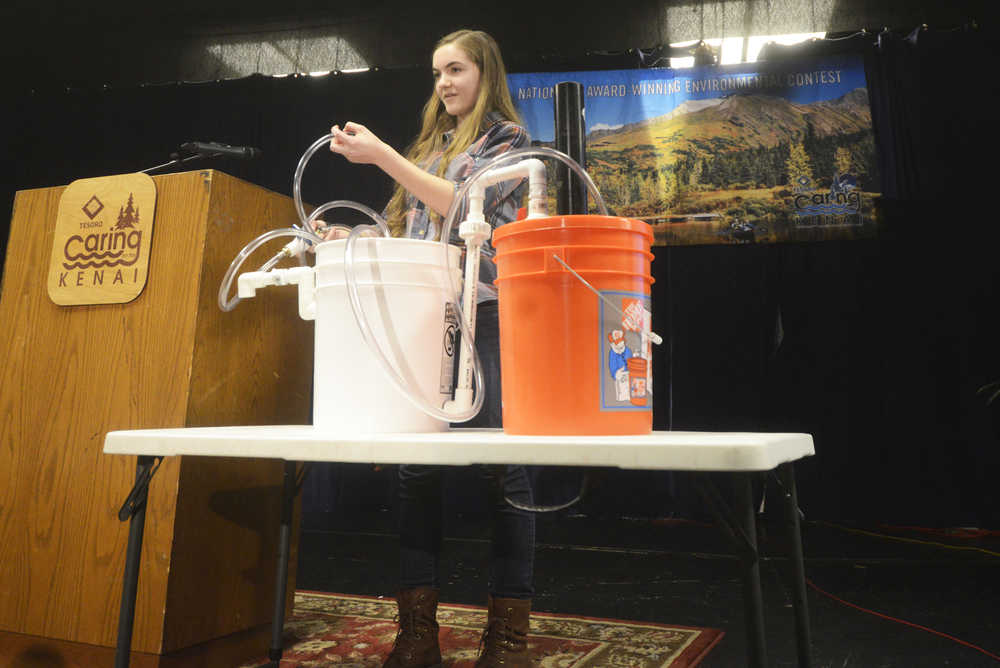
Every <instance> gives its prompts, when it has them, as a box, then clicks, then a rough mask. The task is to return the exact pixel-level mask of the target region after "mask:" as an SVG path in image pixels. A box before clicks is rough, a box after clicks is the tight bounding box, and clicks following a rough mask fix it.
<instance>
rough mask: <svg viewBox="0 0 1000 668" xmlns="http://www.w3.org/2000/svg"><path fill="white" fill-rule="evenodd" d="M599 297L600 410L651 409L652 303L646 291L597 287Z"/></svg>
mask: <svg viewBox="0 0 1000 668" xmlns="http://www.w3.org/2000/svg"><path fill="white" fill-rule="evenodd" d="M601 295H603V296H604V298H605V299H607V300H608V301H610V302H611V304H614V306H615V308H612V307H611V306H609V305H608V304H607V303H605V301H604V300H600V301H599V306H598V313H599V319H600V327H599V328H598V335H599V337H600V342H599V343H600V345H599V350H600V355H601V364H600V369H601V382H600V387H601V410H602V411H651V410H653V400H652V389H653V383H652V367H653V365H652V345H651V344H652V342H651V341H650V339H649V332H650V331H651V328H652V306H651V302H650V298H649V295H644V294H640V293H634V292H621V291H611V290H601Z"/></svg>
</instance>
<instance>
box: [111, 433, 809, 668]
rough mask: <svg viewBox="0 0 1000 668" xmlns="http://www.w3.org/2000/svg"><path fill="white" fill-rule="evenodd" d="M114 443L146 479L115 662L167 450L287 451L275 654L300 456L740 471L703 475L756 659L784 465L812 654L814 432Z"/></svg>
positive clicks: (134, 498) (124, 439)
mask: <svg viewBox="0 0 1000 668" xmlns="http://www.w3.org/2000/svg"><path fill="white" fill-rule="evenodd" d="M104 452H105V453H108V454H118V455H138V458H139V459H138V463H137V470H136V485H135V487H133V490H132V492H131V493H130V494H129V496H128V499H127V500H126V503H125V506H123V508H122V513H120V515H119V516H120V518H121V519H122V520H125V519H129V520H130V522H131V525H130V531H129V542H128V551H127V554H126V564H125V578H124V580H125V581H124V587H123V590H122V606H121V612H120V617H119V626H118V651H117V654H116V659H115V666H116V668H121V667H123V666H127V665H128V659H129V649H130V645H131V637H132V620H133V618H134V614H135V595H136V585H137V583H138V577H139V555H140V551H141V550H140V549H141V546H142V533H143V526H144V523H145V502H146V489H147V487H148V484H149V482H150V478H151V476H152V473H153V472H154V471H155V466H154V462H155V460H156V459H158V458H161V457H170V456H174V455H198V456H219V457H260V458H270V459H282V460H285V462H286V464H285V477H284V491H283V500H282V505H283V509H282V519H281V527H280V541H279V550H280V553H279V559H278V573H277V577H276V586H275V599H274V600H275V612H274V626H273V628H272V642H271V647H270V649H269V653H268V654H269V658H270V659H271V661H272V665H274V666H277V665H278V662H279V661H280V659H281V654H282V644H281V643H282V640H281V633H282V626H283V624H284V601H285V595H286V593H287V592H286V589H285V587H286V582H287V574H288V550H289V542H290V536H291V515H292V513H291V508H292V504H293V501H294V497H295V495H296V493H297V487H298V481H296V462H344V463H371V464H440V465H449V466H461V465H468V464H486V465H490V464H525V465H552V466H582V467H615V468H622V469H643V470H664V471H693V472H704V473H726V474H731V475H732V476H733V478H734V481H733V482H734V496H733V500H734V505H735V508H730V506H729V504H728V503H727V502H726V501H725V499H724V497H723V495H722V494H720V493H719V492H718V491H717V490H716V488H715V486H714V485H712V484H711V483H709V484H705V485H702V486H700V487H699V491H701V492H702V495H703V498H704V500H705V501H706V503H707V505H708V507H709V509H710V510H711V511H712V513H713V515H714V516H715V518H716V520H717V521H718V522H719V525H720V527H721V528H722V529H723V531H724V532H725V533H726V534H727V535H728V536H729V538H730V539H731V540H732V541H733V543H734V544H735V545H736V552H737V553H738V556H739V558H740V561H741V563H742V571H743V588H744V590H743V600H744V607H745V618H746V626H747V664H748V665H749V666H752V667H754V668H763V666H765V665H766V664H767V658H766V657H767V654H766V648H765V643H764V611H763V600H762V596H761V587H760V566H759V555H758V551H757V538H756V529H755V524H754V510H753V503H752V498H751V497H752V491H751V481H752V476H753V475H754V474H758V473H763V472H768V471H774V472H775V473H776V474H777V476H778V479H779V481H780V482H781V485H782V488H783V492H784V493H783V497H784V506H785V516H786V520H787V525H788V529H789V531H790V534H791V540H790V541H789V542H790V545H791V548H790V550H791V553H790V555H789V557H790V560H791V563H792V571H793V577H792V592H793V604H794V608H795V627H796V639H797V644H798V663H799V666H800V667H805V666H809V664H810V653H809V642H810V641H809V633H810V631H809V613H808V608H807V606H806V596H805V575H804V570H803V562H802V542H801V533H800V524H799V509H798V499H797V493H796V488H795V475H794V471H793V466H792V464H793V462H795V461H796V460H798V459H801V458H803V457H808V456H810V455H812V454H814V449H813V440H812V436H810V435H808V434H777V433H775V434H772V433H741V432H731V433H730V432H678V431H657V432H653V433H650V434H645V435H640V436H513V435H508V434H504V433H503V431H502V430H500V429H452V430H450V431H448V432H444V433H431V434H364V435H357V434H353V435H352V434H339V433H336V432H332V431H329V430H327V431H324V430H320V429H316V428H315V427H312V426H303V425H293V426H271V427H207V428H183V429H144V430H134V431H113V432H109V433H108V434H107V436H106V438H105V441H104Z"/></svg>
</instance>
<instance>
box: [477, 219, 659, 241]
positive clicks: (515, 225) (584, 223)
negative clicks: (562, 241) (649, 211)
mask: <svg viewBox="0 0 1000 668" xmlns="http://www.w3.org/2000/svg"><path fill="white" fill-rule="evenodd" d="M587 229H594V230H612V231H619V232H635V233H638V234H642V235H644V236H647V237H649V238H650V240H652V238H653V228H652V226H650V224H649V223H647V222H644V221H641V220H636V219H635V218H626V217H624V216H602V215H599V214H568V215H564V216H563V215H559V216H546V217H544V218H525V219H523V220H515V221H511V222H509V223H507V224H505V225H501V226H500V227H498V228H496V229H495V230H493V241H494V242H496V241H497V240H499V239H503V238H504V237H507V236H510V235H513V234H519V233H524V232H542V231H548V230H587Z"/></svg>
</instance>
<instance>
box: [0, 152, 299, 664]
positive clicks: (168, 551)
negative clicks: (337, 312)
mask: <svg viewBox="0 0 1000 668" xmlns="http://www.w3.org/2000/svg"><path fill="white" fill-rule="evenodd" d="M219 176H220V175H219V174H218V173H213V172H207V171H206V172H188V173H184V174H173V175H168V176H162V177H156V179H155V181H156V185H157V189H158V195H157V211H156V223H155V236H154V238H153V240H152V248H151V257H150V278H149V281H148V283H147V286H146V289H145V290H144V291H143V293H142V294H141V295H140V296H139V297H138V298H137V299H136V300H135V301H133V302H131V303H128V304H116V305H100V306H80V307H59V306H56V305H55V304H53V303H52V302H51V301H50V299H49V297H48V295H47V292H46V285H45V272H46V267H47V262H48V257H49V254H50V252H51V244H52V239H53V236H52V228H51V225H52V222H53V221H54V220H55V216H56V211H57V209H58V202H59V196H60V194H61V192H62V188H46V189H39V190H32V191H23V192H20V193H18V194H17V196H16V198H15V206H14V217H13V220H12V223H11V232H10V239H9V242H8V258H7V262H6V265H5V274H4V283H3V293H2V298H0V349H2V350H4V351H5V355H4V356H3V357H2V359H0V564H3V568H0V630H6V631H12V632H15V633H22V634H29V635H32V636H40V637H45V638H54V639H62V640H67V641H74V642H82V643H88V644H92V645H103V646H113V645H114V643H115V632H116V626H117V619H118V603H119V599H120V596H121V578H122V569H123V565H124V556H125V546H126V541H127V534H128V525H127V524H123V523H120V522H119V521H118V519H117V511H118V507H119V506H120V505H121V503H122V501H123V499H124V497H125V494H126V493H127V492H128V490H129V489H130V488H131V486H132V482H133V479H134V475H135V458H134V457H116V456H105V455H104V454H103V453H102V452H101V447H102V445H103V438H104V434H105V433H106V432H107V431H110V430H115V429H137V428H154V427H179V426H184V425H189V424H194V423H196V424H199V425H208V424H249V423H258V424H273V423H275V422H274V421H277V422H282V421H288V422H304V421H305V418H306V410H307V406H308V402H289V403H291V404H293V405H295V406H297V407H298V408H299V410H298V413H295V411H294V410H292V409H289V408H288V406H287V405H286V404H285V402H282V401H281V400H280V397H281V396H284V397H290V396H293V395H296V394H297V395H298V396H303V395H307V394H308V380H309V378H311V373H310V374H308V378H305V379H303V378H302V377H301V375H299V372H298V371H296V373H292V374H289V375H288V376H287V377H282V376H280V374H279V379H278V380H280V381H281V382H276V380H274V367H275V366H276V365H277V363H275V362H273V361H271V362H269V361H268V360H269V359H273V358H274V357H276V356H281V355H290V356H291V360H290V361H289V360H285V359H283V360H282V361H281V365H280V366H281V367H282V368H290V369H296V370H300V369H303V368H306V367H308V368H309V369H311V353H312V351H311V344H310V345H309V347H308V349H307V350H306V349H305V347H303V346H301V345H298V347H297V348H296V349H294V352H292V353H289V352H288V351H287V350H285V349H282V352H281V353H274V354H268V353H264V352H261V351H260V350H259V349H260V348H263V347H269V346H272V345H273V342H272V340H271V337H272V336H273V331H274V329H275V328H273V327H272V326H271V325H268V324H267V323H263V324H256V325H252V326H248V327H247V329H246V331H244V330H243V329H241V330H240V332H239V333H240V335H245V338H244V339H242V340H241V342H240V345H246V346H248V347H247V348H246V349H245V350H244V351H243V358H242V359H239V354H238V353H239V351H238V350H233V351H227V352H226V354H220V353H219V352H218V351H220V350H225V349H227V347H228V346H227V343H228V342H229V339H230V338H231V337H232V336H233V333H232V332H231V331H228V330H229V328H233V327H235V328H239V327H238V325H239V324H241V323H240V321H238V320H230V321H228V322H226V321H224V318H223V316H224V315H226V314H222V313H221V312H219V311H218V309H217V308H215V310H214V311H213V310H212V309H211V308H209V305H208V299H207V297H206V295H207V294H208V292H209V291H211V286H209V285H208V283H207V282H206V279H205V276H203V272H205V273H206V274H209V273H212V272H218V273H219V277H221V272H224V271H225V266H228V262H229V259H230V258H231V255H230V258H226V259H225V260H224V265H225V266H223V267H222V268H221V270H219V269H218V268H217V266H216V265H218V264H220V263H222V262H223V260H220V256H221V255H224V254H225V253H227V252H229V251H230V250H232V254H233V255H234V254H235V252H236V250H238V249H239V247H241V246H242V245H243V243H245V242H246V241H247V240H249V239H250V238H252V237H253V236H255V235H256V234H257V233H259V231H261V230H263V229H269V228H270V227H273V226H274V225H273V224H272V222H273V221H271V220H263V219H262V217H260V216H259V215H257V214H259V213H260V212H261V211H266V210H267V207H269V206H270V207H274V208H275V210H279V209H282V207H284V209H287V210H290V207H291V203H290V201H288V200H287V198H285V202H284V203H282V202H281V198H280V196H278V195H275V194H274V193H267V191H262V190H261V189H257V188H254V187H252V186H249V184H245V183H242V182H239V181H237V180H236V179H232V178H231V177H224V175H223V178H219ZM214 180H221V181H224V182H227V183H228V186H227V187H228V188H229V189H230V191H231V192H229V193H228V194H225V195H219V196H218V197H217V198H216V200H217V203H216V204H214V205H213V204H212V201H213V197H214V195H213V189H214V185H213V181H214ZM258 191H260V192H262V193H264V195H261V194H259V193H258ZM247 192H249V193H254V194H253V195H252V196H246V198H245V200H246V202H247V203H249V202H250V201H251V200H252V199H253V198H255V197H256V198H260V197H263V198H264V199H265V200H273V201H270V203H268V202H265V203H264V204H261V205H258V206H257V207H256V208H251V209H250V210H249V212H248V213H247V215H250V216H251V217H252V220H251V222H250V224H249V225H248V227H249V228H254V227H255V226H256V228H259V229H248V230H246V232H247V233H246V234H245V235H243V236H240V235H236V234H233V235H230V236H232V237H234V238H233V239H232V244H234V246H230V247H225V248H222V247H221V246H220V244H221V242H220V239H221V237H222V236H223V235H217V234H212V233H210V226H211V225H216V226H218V221H219V220H223V221H224V220H226V219H227V216H228V217H233V215H232V214H228V213H225V210H224V209H225V207H227V206H232V207H234V209H233V211H235V209H236V208H237V207H238V206H239V205H240V204H241V203H243V201H244V196H243V195H241V193H247ZM213 206H214V208H212V207H213ZM210 209H211V210H213V211H214V212H215V213H213V214H212V215H213V216H214V217H215V219H216V222H214V223H210V220H209V219H210V215H209V211H210ZM240 215H243V214H242V213H241V214H240ZM242 232H243V231H242V230H241V234H242ZM216 237H219V238H218V239H217V238H216ZM206 248H211V249H212V257H211V258H210V259H209V258H208V257H207V256H206ZM205 267H210V269H207V270H206V269H205ZM213 280H216V284H215V288H214V289H215V290H217V288H218V283H217V279H213ZM260 302H261V305H260V306H259V308H260V309H261V311H260V312H259V313H254V312H253V311H252V309H247V314H246V316H244V317H246V318H248V319H249V318H250V316H251V315H257V316H258V317H259V318H263V319H265V320H266V319H267V318H271V317H275V309H278V310H280V309H282V308H285V306H282V304H283V302H282V301H281V299H278V300H274V303H271V304H268V303H264V300H260ZM255 307H256V305H255ZM296 320H297V317H296ZM242 324H246V323H242ZM296 324H299V323H296ZM269 328H270V329H269ZM277 329H280V331H279V332H278V333H279V334H280V333H282V332H284V331H285V328H284V327H281V328H277ZM212 336H214V337H215V338H214V339H212V338H211V337H212ZM302 336H303V334H302V332H301V331H300V332H297V333H296V335H295V338H296V343H301V340H302V339H301V337H302ZM305 336H308V331H307V332H306V334H305ZM309 340H310V341H311V339H309ZM204 345H207V346H208V347H207V348H206V349H205V350H201V347H202V346H204ZM303 353H305V355H306V358H305V359H300V358H301V357H302V355H303ZM247 360H251V361H252V362H253V364H252V365H248V364H247ZM237 362H238V363H237ZM230 367H232V368H230ZM268 373H270V374H271V376H268V375H267V374H268ZM220 378H221V379H223V380H224V381H225V382H223V383H222V384H221V385H218V386H217V387H212V386H211V382H216V383H217V382H218V379H220ZM210 379H216V380H213V381H210ZM195 389H196V391H194V390H195ZM268 393H276V394H277V395H278V396H277V397H275V396H266V395H268ZM193 397H197V398H193ZM223 398H224V399H223ZM268 411H270V412H268ZM293 417H294V418H296V419H292V418H293ZM286 418H288V419H287V420H286ZM192 465H193V466H195V467H197V466H198V465H197V464H194V463H192ZM184 466H185V465H184V463H183V462H182V461H181V460H180V458H171V459H168V460H165V461H164V463H163V465H162V466H161V467H160V470H159V472H158V473H157V474H156V477H155V478H154V480H153V483H152V485H151V488H150V504H149V513H148V514H147V521H146V535H145V541H144V545H143V556H142V570H141V573H140V579H139V597H138V602H137V610H136V625H135V632H134V636H133V649H135V650H138V651H142V652H147V653H151V654H159V653H161V652H162V651H163V647H164V644H163V640H164V639H163V636H164V628H165V625H166V626H169V624H170V623H171V620H169V619H167V621H165V615H168V614H176V615H178V619H181V618H182V617H184V616H185V615H186V614H187V613H188V612H189V609H188V608H185V605H186V606H195V607H196V606H197V603H198V601H197V600H196V599H195V598H194V597H193V596H181V597H179V598H178V597H176V596H175V597H173V598H172V599H171V600H172V601H183V602H184V603H183V604H176V603H175V604H172V606H171V607H170V610H168V609H167V608H168V606H167V598H168V595H167V592H168V589H171V590H174V591H178V592H185V591H188V592H195V591H197V589H198V585H193V584H190V583H187V582H181V578H186V577H192V573H193V571H192V568H191V566H190V557H189V556H188V555H189V554H190V553H192V552H193V551H194V549H195V546H194V543H196V542H198V541H199V540H202V539H204V540H205V541H206V542H205V543H203V544H200V545H198V547H197V549H198V550H200V551H203V552H206V553H208V554H211V555H213V557H214V558H216V559H218V560H222V561H225V560H228V559H229V555H227V553H226V550H227V549H229V546H228V544H227V543H225V542H224V541H220V540H218V539H219V538H220V536H225V537H227V538H228V537H229V536H228V534H226V533H225V532H223V533H222V534H220V535H216V536H213V535H200V536H199V535H192V534H191V528H190V527H189V526H186V525H185V524H184V523H185V522H189V521H190V522H191V523H192V526H193V523H196V522H197V520H196V519H194V518H195V517H197V515H192V518H187V517H184V516H183V515H182V516H181V519H180V520H178V515H177V505H178V499H184V498H185V490H184V488H183V482H182V478H183V479H184V480H188V481H190V482H189V483H188V484H191V485H194V487H193V488H192V490H191V493H190V494H189V495H188V496H190V498H191V499H201V500H202V501H201V502H202V503H204V502H205V501H204V500H205V499H208V500H209V501H208V502H209V503H210V504H211V503H213V502H214V503H218V499H219V498H221V497H219V496H213V495H214V494H215V493H216V492H219V493H220V494H223V495H225V494H238V489H239V487H240V485H244V486H245V487H246V489H248V490H249V491H248V492H247V494H248V495H250V497H252V498H256V497H254V495H257V496H259V490H260V489H267V488H273V487H275V486H276V485H278V484H280V479H281V471H280V463H276V462H270V463H259V462H254V463H249V462H241V463H235V464H234V466H235V467H236V468H235V469H233V470H234V471H238V472H239V473H237V474H234V473H232V472H226V473H225V474H224V475H222V474H219V475H215V474H214V470H213V469H205V470H203V471H202V472H201V473H198V471H197V468H194V469H192V472H191V474H188V475H182V469H184ZM212 466H214V465H212ZM223 466H226V465H225V464H223ZM239 467H247V468H246V469H245V470H243V469H240V468H239ZM234 476H235V477H234ZM222 480H225V484H224V485H223V486H222V487H220V488H213V485H215V484H216V483H217V482H219V481H222ZM213 499H214V501H213ZM275 512H277V511H276V510H275ZM216 514H218V513H216ZM220 516H221V517H222V520H223V523H225V521H226V517H225V515H224V514H222V515H220ZM273 517H274V516H273V515H272V516H266V517H263V521H271V520H272V519H273ZM178 522H180V524H178ZM230 523H231V524H233V526H234V527H235V529H233V530H232V531H231V532H230V533H232V534H233V535H238V536H241V538H240V539H239V540H234V543H233V546H234V549H236V548H237V547H238V549H240V550H250V551H251V552H255V553H258V554H261V553H265V552H271V553H273V552H274V537H273V536H270V535H267V534H266V532H264V531H263V530H262V529H260V527H247V526H238V525H237V524H236V523H232V522H231V521H230ZM244 524H246V522H244ZM270 526H271V527H272V528H271V529H270V531H271V532H272V533H273V532H274V528H273V527H275V526H276V520H275V524H271V525H270ZM178 527H180V529H181V531H180V533H181V534H182V535H184V536H188V535H192V537H191V539H190V542H187V539H185V544H184V545H180V544H178V543H177V541H176V535H175V533H176V531H177V529H178ZM255 536H256V538H255ZM213 539H215V542H213ZM255 540H256V541H257V542H256V543H255V542H254V541H255ZM262 541H264V542H268V543H269V546H268V547H262V545H263V544H264V543H263V542H262ZM175 559H176V560H177V564H176V565H177V566H179V568H177V569H175V568H174V566H175V564H174V563H173V561H174V560H175ZM271 563H272V564H273V556H272V558H271ZM293 563H294V562H293ZM182 564H183V566H181V565H182ZM252 567H254V565H253V564H250V565H248V568H252ZM260 567H261V568H265V567H266V566H265V565H263V562H261V566H260ZM244 570H246V569H244ZM226 587H228V588H226ZM226 587H223V588H220V589H219V591H218V595H224V596H232V597H234V601H236V602H237V604H238V605H237V607H240V606H242V607H240V610H241V612H240V613H239V617H240V619H238V620H236V622H237V623H239V622H240V621H241V620H242V621H243V622H245V623H243V625H242V626H238V627H231V628H230V630H235V629H236V628H249V627H250V626H253V625H254V624H253V623H252V622H246V617H254V616H256V615H255V613H254V614H250V613H244V612H242V610H243V608H245V607H247V608H253V609H257V608H260V607H261V605H262V604H261V603H260V600H263V601H268V602H269V601H270V595H269V594H270V590H271V586H268V587H267V590H266V591H265V592H261V591H259V588H258V590H257V591H253V588H251V589H250V590H249V591H250V593H247V592H246V591H244V589H243V588H235V587H236V584H235V583H233V582H229V583H227V584H226ZM213 595H214V594H213ZM254 596H256V597H257V599H259V600H257V599H254ZM251 601H252V603H251ZM212 605H217V606H218V607H225V605H224V604H223V603H213V604H212ZM266 619H267V617H266V616H265V618H264V619H263V621H266ZM176 624H178V625H182V622H180V621H178V622H176ZM178 628H179V626H178ZM215 628H216V629H217V630H218V629H223V628H224V625H222V626H216V627H215ZM195 635H198V634H196V633H195V634H191V633H188V634H187V635H185V634H184V633H179V632H176V631H175V632H174V636H175V637H176V638H178V640H177V641H176V642H178V643H183V642H186V640H185V638H191V637H194V636H195ZM205 637H206V638H207V636H205ZM175 646H182V645H180V644H178V645H175Z"/></svg>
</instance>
